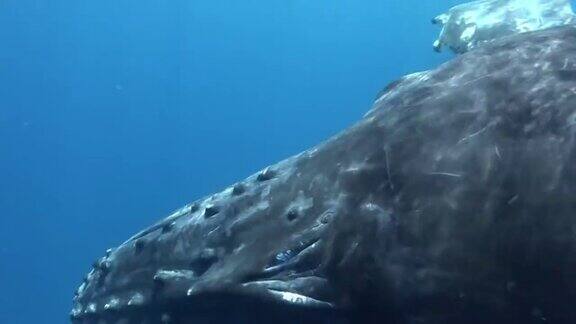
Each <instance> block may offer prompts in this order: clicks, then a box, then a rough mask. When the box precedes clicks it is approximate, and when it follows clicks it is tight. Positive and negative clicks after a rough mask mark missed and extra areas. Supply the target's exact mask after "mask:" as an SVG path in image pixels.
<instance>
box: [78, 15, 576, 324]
mask: <svg viewBox="0 0 576 324" xmlns="http://www.w3.org/2000/svg"><path fill="white" fill-rule="evenodd" d="M575 249H576V28H575V27H573V26H563V27H557V28H552V29H546V30H540V31H535V32H529V33H522V34H517V35H512V36H509V37H503V38H501V39H498V40H495V41H493V42H491V43H489V44H486V45H484V46H481V47H478V48H476V49H474V50H471V51H470V52H467V53H465V54H463V55H461V56H458V57H456V58H455V59H453V60H452V61H450V62H448V63H445V64H443V65H441V66H440V67H438V68H437V69H434V70H431V71H426V72H421V73H418V74H414V75H411V76H408V77H405V78H403V79H401V80H399V81H397V82H394V83H392V84H390V85H389V86H388V87H387V88H386V89H385V90H384V91H383V93H382V94H381V95H380V97H379V98H378V100H377V101H376V103H375V104H374V107H373V109H372V110H370V111H369V112H368V113H367V114H366V115H365V116H364V117H363V118H362V119H361V120H360V121H359V122H358V123H356V124H355V125H352V126H351V127H349V128H348V129H346V130H344V131H343V132H341V133H340V134H338V135H336V136H335V137H333V138H331V139H329V140H327V141H325V142H324V143H321V144H319V145H318V146H316V147H314V148H311V149H310V150H307V151H305V152H303V153H301V154H299V155H297V156H294V157H291V158H288V159H287V160H284V161H282V162H280V163H278V164H275V165H272V166H270V167H268V168H266V169H265V170H262V171H261V172H259V173H257V174H254V175H252V176H250V177H248V178H247V179H245V180H244V181H241V182H239V183H236V184H233V185H231V186H230V187H229V188H227V189H225V190H223V191H222V192H219V193H216V194H214V195H211V196H208V197H206V198H203V199H201V200H198V201H196V202H193V203H191V204H189V205H187V206H185V207H184V208H182V209H180V210H178V211H177V212H175V213H174V214H173V215H171V216H169V217H168V218H166V219H164V220H162V221H160V222H159V223H158V224H156V225H153V226H151V227H150V228H148V229H146V230H144V231H142V232H140V233H138V234H136V235H135V236H133V237H132V238H130V239H129V240H127V241H126V242H125V243H123V244H122V245H120V246H119V247H117V248H114V249H111V250H109V251H107V252H106V254H105V255H104V256H103V257H102V258H101V259H99V260H98V261H97V262H95V264H94V267H93V269H92V271H90V273H89V274H88V275H87V276H86V279H85V280H84V282H83V283H82V284H81V286H80V287H79V289H78V291H77V292H76V294H75V297H74V306H73V310H72V312H71V321H72V322H73V323H75V324H80V323H406V324H409V323H410V324H412V323H424V324H432V323H434V324H436V323H438V324H440V323H487V322H490V323H574V322H576V308H575V307H573V306H574V301H575V300H576V250H575Z"/></svg>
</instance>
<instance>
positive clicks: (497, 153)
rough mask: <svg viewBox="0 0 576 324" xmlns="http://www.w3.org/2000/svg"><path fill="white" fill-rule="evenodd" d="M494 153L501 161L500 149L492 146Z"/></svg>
mask: <svg viewBox="0 0 576 324" xmlns="http://www.w3.org/2000/svg"><path fill="white" fill-rule="evenodd" d="M494 152H496V156H497V157H498V158H499V159H500V160H502V155H500V149H499V148H498V145H494Z"/></svg>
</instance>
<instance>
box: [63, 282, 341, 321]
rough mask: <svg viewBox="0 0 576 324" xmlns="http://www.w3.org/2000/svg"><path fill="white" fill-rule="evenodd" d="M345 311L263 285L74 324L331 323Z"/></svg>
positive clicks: (96, 315)
mask: <svg viewBox="0 0 576 324" xmlns="http://www.w3.org/2000/svg"><path fill="white" fill-rule="evenodd" d="M344 316H345V315H344V313H343V312H342V311H340V310H336V309H334V308H332V307H331V305H330V304H329V303H325V302H322V301H318V300H315V299H313V298H311V297H307V296H305V295H301V294H298V293H292V292H288V291H283V290H274V289H265V292H260V293H258V294H252V293H248V294H246V293H240V292H225V293H221V292H219V293H202V294H199V295H195V296H188V297H187V298H180V299H171V300H168V299H167V300H163V301H157V302H152V303H148V304H145V305H141V306H130V307H125V308H121V309H116V310H107V311H104V312H99V313H94V314H85V315H83V316H80V317H75V318H72V323H74V324H80V323H82V324H96V323H98V324H101V323H107V324H108V323H110V324H112V323H114V324H135V323H195V324H203V323H206V324H208V323H210V324H224V323H235V322H238V321H239V320H241V321H242V323H257V322H264V323H268V322H269V323H275V324H282V323H294V319H295V318H297V319H298V322H299V323H310V324H312V323H326V324H327V323H333V322H334V321H337V320H338V319H341V318H343V317H344Z"/></svg>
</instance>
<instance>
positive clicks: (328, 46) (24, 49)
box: [0, 0, 460, 324]
mask: <svg viewBox="0 0 576 324" xmlns="http://www.w3.org/2000/svg"><path fill="white" fill-rule="evenodd" d="M458 2H460V1H455V0H453V1H448V0H442V1H422V0H402V1H385V0H363V1H358V0H338V1H334V0H290V1H288V0H282V1H279V0H258V1H255V0H187V1H184V0H171V1H159V0H158V1H153V0H139V1H135V0H97V1H96V0H93V1H85V0H78V1H43V0H37V1H33V0H4V1H0V44H1V45H0V260H1V261H0V288H1V290H2V291H1V292H0V323H10V324H18V323H66V322H67V318H68V311H69V308H70V305H71V299H72V294H73V291H74V290H75V289H76V287H77V285H78V284H79V283H80V281H81V279H82V277H83V276H84V274H85V273H86V272H87V271H88V270H89V269H90V265H91V263H92V261H93V260H94V259H96V258H97V257H99V256H101V255H102V254H103V252H104V250H105V249H106V248H108V247H110V246H114V245H117V244H119V243H121V242H122V241H123V240H124V239H126V238H128V237H129V236H130V235H131V234H133V233H135V232H136V231H138V230H140V229H142V228H143V227H144V226H147V225H150V224H151V223H153V222H155V221H156V220H158V219H159V218H160V217H163V216H166V215H167V214H168V213H169V212H171V211H172V210H174V209H176V208H179V207H181V206H182V205H184V204H185V203H188V202H190V201H192V200H194V199H196V198H199V197H201V196H203V195H205V194H209V193H211V192H214V191H216V190H220V189H222V188H223V187H225V186H226V185H228V184H230V183H232V182H234V181H237V180H240V179H242V178H244V177H245V176H247V175H249V174H251V173H253V172H255V171H257V170H259V169H260V168H262V167H264V166H266V165H267V164H269V163H273V162H276V161H278V160H280V159H283V158H286V157H288V156H290V155H292V154H295V153H298V152H299V151H301V150H303V149H306V148H308V147H309V146H311V145H314V144H316V143H318V142H319V141H322V140H324V139H326V138H328V137H329V136H331V135H333V134H335V133H337V132H338V131H339V130H341V129H343V128H344V127H346V126H347V125H350V124H352V123H353V122H354V121H356V120H358V119H359V118H360V117H361V116H362V115H363V114H364V113H365V112H366V111H367V110H368V109H369V108H370V105H371V103H372V100H373V99H374V97H375V95H376V94H377V93H378V91H379V90H380V89H381V88H383V87H384V86H385V85H386V84H387V83H388V82H390V81H392V80H394V79H396V78H398V77H400V76H402V75H404V74H406V73H411V72H415V71H418V70H422V69H428V68H431V67H434V66H436V65H438V64H439V63H440V62H442V61H443V60H445V59H446V58H447V55H437V54H435V53H434V52H433V51H432V49H431V45H432V42H433V40H434V39H435V37H436V34H437V32H438V30H437V29H436V28H435V27H434V26H431V25H430V18H431V17H433V16H435V15H436V14H438V13H441V12H443V11H444V10H445V9H447V8H449V7H450V6H452V5H454V4H456V3H458Z"/></svg>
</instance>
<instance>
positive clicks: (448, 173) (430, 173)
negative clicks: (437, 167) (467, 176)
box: [426, 172, 462, 178]
mask: <svg viewBox="0 0 576 324" xmlns="http://www.w3.org/2000/svg"><path fill="white" fill-rule="evenodd" d="M426 174H428V175H441V176H447V177H453V178H461V177H462V175H461V174H458V173H450V172H429V173H426Z"/></svg>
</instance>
